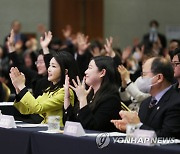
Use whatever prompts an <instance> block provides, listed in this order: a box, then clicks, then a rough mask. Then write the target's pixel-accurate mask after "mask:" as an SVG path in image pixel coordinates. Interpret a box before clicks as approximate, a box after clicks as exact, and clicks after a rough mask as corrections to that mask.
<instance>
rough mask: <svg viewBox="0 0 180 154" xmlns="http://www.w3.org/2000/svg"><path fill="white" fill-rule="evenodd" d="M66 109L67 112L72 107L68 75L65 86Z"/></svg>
mask: <svg viewBox="0 0 180 154" xmlns="http://www.w3.org/2000/svg"><path fill="white" fill-rule="evenodd" d="M64 91H65V94H64V109H65V110H66V109H67V108H68V107H69V105H70V92H69V77H68V75H66V78H65V84H64Z"/></svg>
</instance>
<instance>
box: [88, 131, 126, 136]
mask: <svg viewBox="0 0 180 154" xmlns="http://www.w3.org/2000/svg"><path fill="white" fill-rule="evenodd" d="M104 133H108V132H104ZM99 134H103V133H86V134H85V136H92V137H96V136H97V135H99ZM108 134H109V136H126V133H119V132H111V133H108Z"/></svg>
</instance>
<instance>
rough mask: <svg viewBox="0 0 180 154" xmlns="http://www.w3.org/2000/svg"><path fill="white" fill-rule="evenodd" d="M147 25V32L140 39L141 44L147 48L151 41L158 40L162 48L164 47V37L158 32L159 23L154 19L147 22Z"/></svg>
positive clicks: (165, 42) (165, 43)
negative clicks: (148, 29)
mask: <svg viewBox="0 0 180 154" xmlns="http://www.w3.org/2000/svg"><path fill="white" fill-rule="evenodd" d="M149 27H150V31H149V33H147V34H145V35H144V36H143V40H142V42H143V44H144V45H145V46H146V47H147V48H150V47H151V46H152V44H153V43H155V42H157V41H158V40H160V43H161V46H162V49H164V48H166V45H167V40H166V37H165V36H164V35H163V34H161V33H159V32H158V28H159V23H158V22H157V21H156V20H152V21H150V23H149Z"/></svg>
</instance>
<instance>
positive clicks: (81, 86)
mask: <svg viewBox="0 0 180 154" xmlns="http://www.w3.org/2000/svg"><path fill="white" fill-rule="evenodd" d="M72 82H73V84H74V87H73V86H71V85H70V88H72V89H73V90H74V91H75V93H76V95H77V98H78V100H79V103H80V104H79V107H80V109H81V108H83V107H84V106H86V105H87V95H88V94H89V92H90V91H91V88H92V87H91V86H90V87H89V89H88V90H86V88H85V77H84V78H83V81H82V83H81V82H80V79H79V77H78V76H77V83H76V81H75V80H74V79H72Z"/></svg>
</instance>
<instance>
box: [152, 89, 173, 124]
mask: <svg viewBox="0 0 180 154" xmlns="http://www.w3.org/2000/svg"><path fill="white" fill-rule="evenodd" d="M172 90H173V89H172V88H170V89H169V90H168V91H167V92H166V93H165V94H164V95H163V96H162V97H161V99H160V100H159V102H158V104H157V105H156V106H155V107H154V109H153V110H152V112H151V114H150V117H149V123H151V122H152V120H153V119H154V117H155V115H156V114H157V113H158V112H159V111H160V110H161V109H162V108H164V107H165V104H166V103H167V102H168V100H169V97H170V95H171V93H172Z"/></svg>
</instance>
